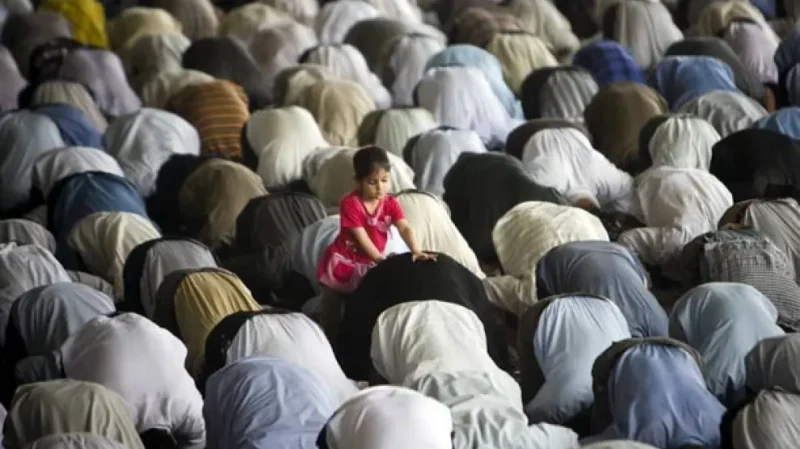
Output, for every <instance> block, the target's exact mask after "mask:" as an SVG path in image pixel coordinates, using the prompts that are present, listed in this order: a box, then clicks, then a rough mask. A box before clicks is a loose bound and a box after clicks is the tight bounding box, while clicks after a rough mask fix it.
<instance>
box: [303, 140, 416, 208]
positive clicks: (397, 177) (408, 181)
mask: <svg viewBox="0 0 800 449" xmlns="http://www.w3.org/2000/svg"><path fill="white" fill-rule="evenodd" d="M356 151H358V150H357V149H355V148H344V149H337V150H335V153H332V154H330V155H329V156H328V157H327V159H325V160H324V162H322V163H321V164H320V165H319V166H318V167H319V168H318V170H316V172H307V173H306V176H309V177H307V178H306V182H307V183H308V186H309V187H310V188H311V191H312V192H314V194H315V195H316V196H317V197H318V198H319V199H320V200H322V203H323V204H325V206H326V207H336V206H337V205H338V204H339V201H341V199H342V198H344V196H345V195H347V194H348V193H350V192H352V191H353V189H354V188H355V181H354V180H353V179H354V177H355V173H354V171H353V155H355V153H356ZM388 155H389V162H390V163H391V165H392V169H391V171H390V176H391V186H390V189H391V190H390V192H391V193H397V192H402V191H403V190H407V189H413V188H414V171H413V170H411V167H409V166H408V165H407V164H406V163H405V162H403V160H402V159H400V158H399V157H397V156H395V155H394V154H392V153H388ZM312 156H313V155H312Z"/></svg>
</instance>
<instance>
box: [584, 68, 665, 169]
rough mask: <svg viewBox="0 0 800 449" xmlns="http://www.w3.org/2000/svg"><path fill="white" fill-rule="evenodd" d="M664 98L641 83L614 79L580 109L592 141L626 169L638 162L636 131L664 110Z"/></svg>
mask: <svg viewBox="0 0 800 449" xmlns="http://www.w3.org/2000/svg"><path fill="white" fill-rule="evenodd" d="M667 111H668V107H667V102H666V100H664V98H662V97H661V95H659V94H658V92H656V91H655V90H653V89H651V88H649V87H647V86H646V85H644V84H641V83H635V82H627V81H626V82H618V83H614V84H611V85H609V86H608V87H606V88H605V89H602V90H601V91H600V92H598V93H597V95H595V97H594V98H593V99H592V101H591V102H590V103H589V105H588V106H587V107H586V110H585V111H584V113H583V117H584V120H585V122H586V127H587V128H588V129H589V133H590V134H591V135H592V143H593V144H594V147H595V148H597V150H598V151H600V152H601V153H603V154H604V155H605V156H606V157H607V158H608V160H610V161H611V162H613V163H614V164H615V165H616V166H617V167H619V168H620V169H622V170H625V171H627V172H628V173H634V172H635V171H636V170H637V168H638V163H639V132H640V130H641V129H642V127H643V126H644V125H645V123H647V121H648V120H650V119H651V118H652V117H654V116H656V115H660V114H665V113H667Z"/></svg>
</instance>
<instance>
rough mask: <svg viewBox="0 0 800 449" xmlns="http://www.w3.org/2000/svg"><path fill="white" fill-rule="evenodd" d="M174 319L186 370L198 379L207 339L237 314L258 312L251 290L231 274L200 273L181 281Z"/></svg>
mask: <svg viewBox="0 0 800 449" xmlns="http://www.w3.org/2000/svg"><path fill="white" fill-rule="evenodd" d="M174 301H175V304H174V307H175V318H176V321H177V324H178V328H179V329H180V334H181V335H180V336H181V340H183V342H184V343H185V344H186V348H187V350H188V355H187V356H186V369H187V370H189V373H191V374H193V375H194V376H195V377H196V376H198V375H199V374H200V372H201V370H202V368H203V364H204V362H205V352H206V349H205V345H206V337H208V334H209V333H210V332H211V331H212V330H213V329H214V326H216V325H217V324H218V323H219V322H220V321H222V320H223V319H224V318H225V317H227V316H228V315H231V314H232V313H236V312H249V311H258V310H261V306H259V305H258V303H257V302H256V300H255V299H253V296H252V294H251V293H250V290H248V289H247V287H246V286H245V285H244V284H243V283H242V281H241V280H240V279H239V278H238V277H236V275H234V274H232V273H227V272H224V271H223V270H217V271H201V272H197V273H191V274H189V275H188V276H186V277H184V278H183V279H182V280H181V281H180V283H179V284H178V287H177V289H176V291H175V296H174Z"/></svg>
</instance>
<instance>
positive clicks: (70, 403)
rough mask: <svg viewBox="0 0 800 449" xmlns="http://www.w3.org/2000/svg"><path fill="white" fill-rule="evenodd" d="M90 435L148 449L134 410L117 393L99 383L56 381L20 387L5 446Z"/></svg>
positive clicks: (128, 447)
mask: <svg viewBox="0 0 800 449" xmlns="http://www.w3.org/2000/svg"><path fill="white" fill-rule="evenodd" d="M70 432H87V433H93V434H97V435H100V436H104V437H106V438H108V439H110V440H112V441H116V442H118V443H121V444H122V445H123V446H124V447H125V448H126V449H144V445H143V444H142V440H141V439H140V438H139V435H138V434H137V433H136V428H135V427H134V424H133V418H132V416H131V412H130V406H129V405H128V404H127V403H126V402H125V400H124V399H123V398H122V397H120V396H119V395H118V394H117V393H114V392H113V391H111V390H110V389H108V388H106V387H104V386H102V385H100V384H96V383H91V382H80V381H77V380H69V379H63V380H53V381H49V382H38V383H33V384H28V385H23V386H21V387H19V388H18V389H17V391H16V393H15V394H14V400H13V401H12V403H11V409H10V410H9V412H8V417H7V418H6V422H5V426H4V428H3V436H4V441H3V443H4V445H5V447H6V448H8V449H23V448H25V447H26V446H27V445H28V444H31V443H33V442H34V441H36V440H38V439H39V438H42V437H46V436H48V435H56V434H63V433H70Z"/></svg>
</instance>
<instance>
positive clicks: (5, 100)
mask: <svg viewBox="0 0 800 449" xmlns="http://www.w3.org/2000/svg"><path fill="white" fill-rule="evenodd" d="M27 84H28V82H27V81H25V78H23V77H22V74H21V73H19V68H17V63H16V61H14V57H13V56H12V55H11V52H9V51H8V49H7V48H5V47H3V46H0V85H1V86H3V88H2V89H0V111H11V110H14V109H17V98H18V96H19V93H20V91H21V90H22V89H23V88H24V87H25V86H26V85H27Z"/></svg>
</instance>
